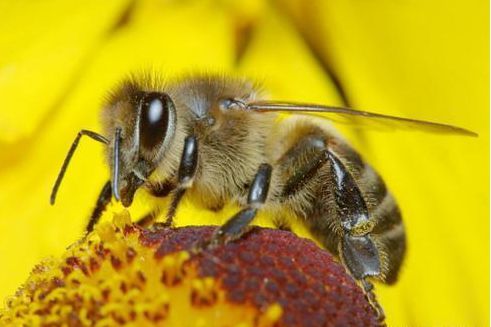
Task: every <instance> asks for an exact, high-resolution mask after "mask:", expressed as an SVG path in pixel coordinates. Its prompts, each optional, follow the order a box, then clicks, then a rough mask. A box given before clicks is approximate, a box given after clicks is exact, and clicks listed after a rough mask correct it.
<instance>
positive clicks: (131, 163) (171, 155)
mask: <svg viewBox="0 0 491 327" xmlns="http://www.w3.org/2000/svg"><path fill="white" fill-rule="evenodd" d="M280 112H293V113H296V115H291V116H290V117H289V118H286V119H283V120H279V119H278V115H279V113H280ZM307 114H314V115H319V114H321V115H323V114H331V115H337V116H338V117H345V118H346V117H361V118H363V119H368V120H374V121H379V122H383V123H388V124H390V125H391V126H395V127H409V128H417V129H420V130H426V131H432V132H444V133H456V134H463V135H475V134H474V133H473V132H471V131H468V130H465V129H462V128H459V127H454V126H450V125H444V124H439V123H433V122H425V121H420V120H414V119H407V118H400V117H392V116H387V115H382V114H376V113H370V112H365V111H359V110H354V109H351V108H342V107H331V106H324V105H316V104H303V103H284V102H276V101H266V100H263V99H261V93H260V91H259V88H258V87H257V86H255V85H254V84H253V83H250V82H248V81H247V80H243V79H238V78H236V79H234V78H226V77H221V76H208V75H202V76H191V77H187V78H183V79H181V80H178V81H176V82H171V83H164V82H161V81H160V80H159V79H158V78H147V79H141V80H139V79H138V78H130V79H128V80H126V81H125V82H123V83H122V84H121V85H120V86H119V87H118V88H117V89H116V90H115V91H114V92H112V93H111V94H110V96H109V97H108V99H107V101H106V104H105V105H104V108H103V111H102V122H103V133H102V134H98V133H96V132H93V131H88V130H82V131H80V132H79V133H78V135H77V137H76V138H75V140H74V142H73V144H72V146H71V148H70V150H69V152H68V154H67V156H66V158H65V161H64V163H63V166H62V168H61V171H60V173H59V175H58V178H57V180H56V183H55V185H54V187H53V191H52V194H51V203H52V204H53V203H54V202H55V198H56V193H57V191H58V188H59V186H60V183H61V181H62V179H63V176H64V174H65V171H66V169H67V167H68V164H69V162H70V159H71V157H72V155H73V153H74V152H75V150H76V148H77V145H78V143H79V140H80V138H81V137H82V136H83V135H86V136H89V137H90V138H92V139H94V140H96V141H99V142H102V143H104V144H105V145H106V150H107V151H106V157H107V161H108V164H109V166H110V170H111V180H110V181H108V182H107V183H106V184H105V186H104V187H103V189H102V191H101V193H100V196H99V199H98V201H97V205H96V207H95V209H94V211H93V213H92V216H91V218H90V221H89V223H88V225H87V230H88V231H90V230H92V229H93V227H94V225H95V224H96V223H97V220H98V219H99V217H100V216H101V214H102V212H103V211H104V209H105V207H106V206H107V205H108V203H109V202H110V201H111V199H112V197H113V196H114V198H115V199H116V200H117V201H121V202H122V204H123V205H124V206H126V207H128V206H130V205H131V203H132V201H133V196H134V194H135V192H136V190H138V189H140V188H144V189H145V190H147V191H148V192H149V193H150V194H152V195H153V196H156V197H166V196H168V195H169V196H171V204H170V206H169V208H168V212H167V215H166V225H167V226H172V221H173V217H174V215H175V212H176V208H177V207H178V205H179V203H180V201H181V199H182V198H183V196H184V194H186V196H189V197H191V198H192V199H193V202H195V203H198V204H200V205H202V206H205V207H208V208H211V209H216V208H220V207H222V206H223V205H224V204H225V203H227V202H228V201H235V202H236V203H238V204H239V205H240V206H241V207H242V210H240V211H239V212H238V213H237V214H235V215H234V216H233V217H231V218H230V219H229V220H228V221H227V222H226V223H225V224H224V225H223V226H221V227H219V228H218V229H217V231H216V232H215V234H214V236H213V238H212V239H211V240H210V241H209V244H220V243H223V242H226V241H229V240H233V239H236V238H238V237H240V236H241V235H242V234H243V233H244V232H245V231H246V230H247V227H248V225H249V224H250V223H251V222H252V220H253V219H254V217H255V216H256V213H257V212H258V211H259V210H264V211H269V212H274V213H278V212H281V211H282V210H287V211H288V212H293V213H294V214H295V215H296V216H298V217H300V219H301V221H302V222H303V223H304V224H306V226H307V227H308V228H309V230H310V231H311V232H312V234H313V235H314V236H315V237H316V238H317V239H318V241H319V242H320V243H321V244H323V245H324V247H325V248H326V249H327V250H329V251H330V252H331V253H332V254H334V255H335V256H337V257H338V258H339V259H340V261H341V262H342V263H343V265H344V266H345V268H346V269H347V271H348V272H349V273H350V274H351V276H352V277H353V278H354V279H355V280H357V281H359V282H360V283H361V285H362V286H363V288H364V289H365V292H366V294H367V297H368V299H369V301H370V303H371V304H372V306H373V307H374V308H375V309H376V310H377V313H378V314H379V316H380V318H381V320H383V311H382V308H381V307H380V306H379V305H378V304H377V302H376V299H375V295H374V294H373V292H372V287H373V285H372V284H371V282H369V281H368V278H373V279H376V280H379V281H381V282H384V283H388V284H391V283H394V282H395V281H396V279H397V275H398V272H399V268H400V267H401V263H402V261H403V258H404V254H405V250H406V237H405V230H404V224H403V221H402V220H401V213H400V211H399V208H398V206H397V204H396V202H395V200H394V198H393V196H392V195H391V194H390V192H389V191H388V190H387V188H386V186H385V183H384V181H383V180H382V179H381V177H380V176H379V174H378V173H377V172H375V171H374V170H373V169H372V168H371V167H370V165H369V164H367V163H366V162H365V161H364V160H363V159H362V158H361V157H360V155H359V154H358V152H357V151H355V150H354V149H353V148H352V147H351V146H350V145H349V144H348V143H347V141H345V140H344V139H343V137H342V136H341V135H340V134H338V132H336V130H334V129H333V128H332V127H331V126H330V125H328V124H326V120H325V119H326V118H325V117H323V118H313V117H312V116H307Z"/></svg>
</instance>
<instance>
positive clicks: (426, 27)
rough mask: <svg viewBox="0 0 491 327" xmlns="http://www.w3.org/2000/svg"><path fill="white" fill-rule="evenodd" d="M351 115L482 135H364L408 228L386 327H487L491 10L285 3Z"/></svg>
mask: <svg viewBox="0 0 491 327" xmlns="http://www.w3.org/2000/svg"><path fill="white" fill-rule="evenodd" d="M282 2H283V3H285V6H286V8H288V11H289V12H290V14H291V15H292V16H293V17H295V20H296V21H297V24H298V26H299V27H300V29H301V30H302V31H303V32H304V33H305V35H307V36H308V39H309V40H310V42H312V44H314V45H315V48H316V50H317V51H318V52H319V54H320V56H321V57H322V58H323V59H324V61H325V62H327V63H329V64H331V65H332V66H333V67H335V71H336V72H337V74H338V76H339V77H340V79H341V82H342V84H343V86H344V87H345V89H346V91H347V94H348V98H349V99H350V100H351V101H352V103H353V105H354V106H355V107H359V108H367V109H370V110H377V111H379V112H384V113H391V114H399V115H405V116H409V117H415V118H422V119H429V120H435V121H440V122H447V123H453V124H456V125H462V126H465V127H467V128H471V129H474V130H475V131H477V132H478V133H480V138H479V139H468V138H458V137H442V136H434V135H423V134H420V133H396V134H387V133H364V134H362V135H361V136H362V137H363V138H360V139H358V140H355V141H356V142H355V143H356V144H358V145H359V149H360V151H361V152H362V153H364V154H365V156H366V157H367V158H368V159H369V160H370V162H372V163H373V164H374V166H375V167H376V168H378V170H379V171H381V172H382V175H383V176H384V177H385V179H386V181H387V183H388V185H389V186H390V188H391V189H392V191H393V192H394V193H395V195H396V198H397V199H398V201H399V203H400V205H401V208H402V211H403V214H404V217H405V222H406V226H407V235H408V247H409V249H408V257H407V260H406V262H405V264H404V267H403V270H402V275H401V279H400V282H399V283H398V284H397V285H396V286H395V287H390V288H384V289H381V287H379V289H380V291H379V294H380V296H381V300H382V303H383V305H384V307H385V309H386V311H387V316H388V323H389V325H422V326H441V325H448V326H455V325H472V326H485V325H488V324H489V317H488V309H489V220H488V219H489V184H488V181H489V171H488V167H489V125H488V122H489V99H488V90H489V63H488V57H489V53H488V48H489V34H488V29H487V26H488V22H489V18H488V13H489V8H488V3H487V2H482V1H471V2H458V1H452V2H448V1H402V2H401V1H396V2H394V1H383V0H379V1H310V2H303V1H282Z"/></svg>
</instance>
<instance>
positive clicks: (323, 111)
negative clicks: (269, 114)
mask: <svg viewBox="0 0 491 327" xmlns="http://www.w3.org/2000/svg"><path fill="white" fill-rule="evenodd" d="M247 109H250V110H255V111H260V112H261V111H262V112H266V111H276V112H295V113H299V114H310V115H315V116H320V117H323V118H328V117H326V116H327V115H332V116H333V117H332V120H333V121H334V122H338V123H349V124H355V125H356V126H363V125H373V123H376V125H378V126H382V127H386V128H387V127H389V128H392V129H406V130H408V129H409V130H419V131H423V132H430V133H442V134H457V135H465V136H474V137H476V136H478V134H477V133H475V132H473V131H470V130H467V129H465V128H461V127H457V126H452V125H447V124H441V123H435V122H430V121H424V120H417V119H411V118H403V117H395V116H389V115H384V114H377V113H373V112H368V111H362V110H356V109H352V108H344V107H333V106H324V105H318V104H310V103H292V102H275V101H258V102H253V103H249V104H247ZM336 118H337V119H336ZM329 119H331V118H330V117H329ZM347 119H349V120H348V121H347Z"/></svg>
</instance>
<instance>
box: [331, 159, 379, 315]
mask: <svg viewBox="0 0 491 327" xmlns="http://www.w3.org/2000/svg"><path fill="white" fill-rule="evenodd" d="M327 158H328V160H329V163H330V165H331V174H332V178H333V182H334V183H333V184H334V198H335V202H336V206H337V208H336V209H337V210H336V211H337V216H338V219H339V220H340V223H341V226H342V229H343V235H342V237H341V239H340V242H339V256H340V258H341V260H342V262H343V263H344V266H345V267H346V269H347V270H348V271H349V273H350V274H351V276H353V278H355V279H356V280H358V281H360V283H361V286H362V287H363V290H364V292H365V296H366V298H367V300H368V302H369V303H370V305H371V306H372V308H373V310H374V311H375V313H376V315H377V318H378V320H379V322H380V324H381V325H383V324H384V320H385V314H384V311H383V309H382V307H381V306H380V304H379V303H378V301H377V298H376V296H375V293H374V292H373V284H372V283H371V282H370V281H369V280H368V278H369V277H380V275H381V264H380V255H379V251H378V249H377V246H376V245H375V242H374V241H373V239H372V237H371V236H370V232H371V230H372V228H373V221H372V220H373V219H371V217H370V215H369V213H368V209H367V205H366V203H365V200H364V198H363V196H362V193H361V191H360V189H359V187H358V186H357V184H356V182H355V180H354V178H353V176H352V175H351V174H350V173H349V171H348V170H347V169H346V167H345V166H344V164H343V163H342V162H341V160H340V159H339V158H338V157H337V156H336V154H335V153H334V152H332V151H330V150H327Z"/></svg>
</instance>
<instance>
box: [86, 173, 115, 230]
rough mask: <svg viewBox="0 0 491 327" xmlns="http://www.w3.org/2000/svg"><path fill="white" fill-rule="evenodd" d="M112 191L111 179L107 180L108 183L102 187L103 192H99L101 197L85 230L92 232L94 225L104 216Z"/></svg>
mask: <svg viewBox="0 0 491 327" xmlns="http://www.w3.org/2000/svg"><path fill="white" fill-rule="evenodd" d="M111 197H112V192H111V181H107V182H106V184H104V186H103V187H102V190H101V192H100V193H99V197H98V198H97V202H96V204H95V208H94V210H93V211H92V214H91V215H90V219H89V222H88V223H87V227H85V231H86V232H87V233H90V232H92V231H93V230H94V226H95V225H96V224H97V222H98V221H99V219H100V218H101V216H102V213H103V212H104V210H106V208H107V205H108V204H109V202H111Z"/></svg>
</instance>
